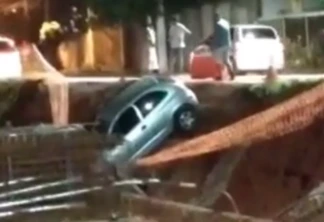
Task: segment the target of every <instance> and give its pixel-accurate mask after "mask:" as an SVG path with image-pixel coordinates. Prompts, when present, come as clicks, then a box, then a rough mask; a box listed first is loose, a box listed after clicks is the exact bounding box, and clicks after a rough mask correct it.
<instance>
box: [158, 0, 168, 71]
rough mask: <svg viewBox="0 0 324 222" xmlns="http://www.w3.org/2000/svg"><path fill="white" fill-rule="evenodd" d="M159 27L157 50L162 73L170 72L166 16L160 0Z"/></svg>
mask: <svg viewBox="0 0 324 222" xmlns="http://www.w3.org/2000/svg"><path fill="white" fill-rule="evenodd" d="M156 27H157V50H158V61H159V67H160V73H166V72H167V71H168V59H167V47H166V30H165V15H164V2H163V0H159V14H158V16H157V21H156Z"/></svg>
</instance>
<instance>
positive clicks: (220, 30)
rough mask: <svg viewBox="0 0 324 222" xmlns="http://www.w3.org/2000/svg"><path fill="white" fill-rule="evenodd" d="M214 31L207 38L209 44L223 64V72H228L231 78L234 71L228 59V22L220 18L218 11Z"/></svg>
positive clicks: (229, 40) (215, 56) (229, 42)
mask: <svg viewBox="0 0 324 222" xmlns="http://www.w3.org/2000/svg"><path fill="white" fill-rule="evenodd" d="M215 20H216V24H215V28H214V33H213V34H212V36H211V37H210V39H209V46H210V49H211V51H212V53H213V56H214V58H215V59H216V60H217V61H218V62H221V63H222V65H223V73H226V71H227V72H228V73H229V75H230V77H231V79H232V80H233V79H234V78H235V73H234V71H233V67H232V64H231V61H230V50H231V33H230V23H229V22H228V21H227V20H225V19H224V18H221V17H220V15H219V14H218V13H216V14H215Z"/></svg>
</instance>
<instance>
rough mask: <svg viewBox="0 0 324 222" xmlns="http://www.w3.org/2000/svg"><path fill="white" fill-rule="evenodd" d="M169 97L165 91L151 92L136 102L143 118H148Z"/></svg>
mask: <svg viewBox="0 0 324 222" xmlns="http://www.w3.org/2000/svg"><path fill="white" fill-rule="evenodd" d="M166 95H167V92H165V91H154V92H149V93H147V94H145V95H144V96H142V97H141V98H140V99H139V100H137V101H136V102H135V106H137V107H138V108H139V110H140V111H141V113H142V115H143V116H147V115H148V114H149V113H150V112H151V111H152V110H153V109H154V108H155V107H156V106H157V105H158V104H159V103H160V102H161V101H162V100H163V99H164V98H165V97H166Z"/></svg>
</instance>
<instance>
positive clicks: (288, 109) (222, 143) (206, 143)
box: [137, 84, 324, 167]
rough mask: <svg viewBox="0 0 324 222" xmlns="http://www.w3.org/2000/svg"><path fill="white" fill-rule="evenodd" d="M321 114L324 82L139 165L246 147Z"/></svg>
mask: <svg viewBox="0 0 324 222" xmlns="http://www.w3.org/2000/svg"><path fill="white" fill-rule="evenodd" d="M323 116H324V84H320V85H319V86H317V87H315V88H313V89H311V90H309V91H307V92H304V93H302V94H301V95H297V96H295V97H294V98H292V99H290V100H288V101H286V102H283V103H281V104H278V105H276V106H274V107H272V108H270V109H268V110H266V111H263V112H260V113H257V114H255V115H253V116H251V117H248V118H245V119H243V120H241V121H239V122H237V123H234V124H232V125H230V126H227V127H225V128H223V129H221V130H217V131H214V132H211V133H209V134H206V135H203V136H200V137H198V138H195V139H193V140H191V141H188V142H185V143H182V144H180V145H176V146H173V147H171V148H169V149H166V150H163V151H161V152H159V153H157V154H155V155H153V156H149V157H146V158H144V159H140V160H139V161H138V162H137V164H138V165H139V166H145V167H148V166H154V165H160V164H163V163H168V162H171V161H175V160H181V159H187V158H191V157H196V156H200V155H203V154H207V153H211V152H217V151H221V150H225V149H230V148H232V147H234V146H235V147H237V146H238V147H246V146H248V145H249V144H252V143H256V142H261V141H264V140H269V139H273V138H275V137H279V136H283V135H286V134H288V133H292V132H294V131H297V130H301V129H303V128H305V127H307V126H309V125H311V124H312V123H313V122H314V121H317V120H318V119H319V118H322V117H323Z"/></svg>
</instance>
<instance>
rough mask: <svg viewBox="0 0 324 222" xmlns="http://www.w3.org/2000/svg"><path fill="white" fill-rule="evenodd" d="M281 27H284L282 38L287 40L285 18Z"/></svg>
mask: <svg viewBox="0 0 324 222" xmlns="http://www.w3.org/2000/svg"><path fill="white" fill-rule="evenodd" d="M281 27H282V38H283V39H284V40H286V37H287V34H286V20H285V18H283V19H282V20H281Z"/></svg>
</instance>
